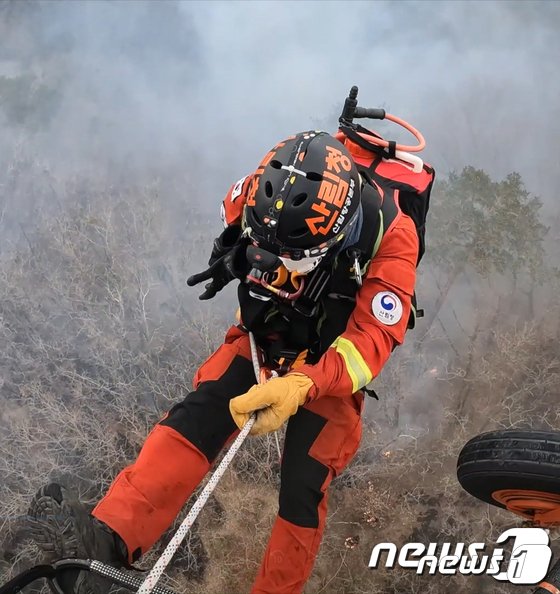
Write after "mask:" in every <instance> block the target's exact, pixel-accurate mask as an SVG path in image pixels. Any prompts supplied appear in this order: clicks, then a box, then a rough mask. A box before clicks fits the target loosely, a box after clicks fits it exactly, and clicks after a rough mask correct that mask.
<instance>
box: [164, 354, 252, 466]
mask: <svg viewBox="0 0 560 594" xmlns="http://www.w3.org/2000/svg"><path fill="white" fill-rule="evenodd" d="M255 383H256V380H255V374H254V370H253V365H252V363H251V362H250V361H248V360H247V359H245V358H244V357H240V356H236V357H235V358H234V359H233V361H232V362H231V364H230V366H229V367H228V368H227V370H226V371H225V372H224V374H223V375H222V376H221V377H220V378H219V379H217V380H212V381H207V382H203V383H201V384H200V385H199V386H198V388H197V389H196V390H194V391H193V392H191V393H190V394H188V396H187V397H186V398H185V399H184V400H183V402H180V403H179V404H176V405H175V406H174V407H173V408H172V409H171V410H170V411H169V415H168V416H167V417H166V418H165V419H164V420H163V421H161V422H160V424H161V425H165V426H167V427H172V428H173V429H175V431H177V432H179V433H180V434H181V435H182V436H183V437H185V438H186V439H188V440H189V441H190V442H191V443H192V444H193V445H195V446H196V447H197V448H198V449H199V450H200V451H201V452H202V453H203V454H204V455H205V456H206V458H207V459H208V461H209V462H212V461H213V460H214V459H215V458H216V456H217V455H218V453H219V452H220V450H221V449H222V447H223V446H224V444H225V443H226V441H227V440H228V439H229V437H230V436H231V434H232V433H233V432H234V431H235V430H236V429H237V426H236V425H235V423H234V422H233V419H232V417H231V414H230V412H229V401H230V400H231V399H232V398H235V397H236V396H239V395H240V394H244V393H245V392H247V390H248V389H249V388H250V387H251V386H253V385H255Z"/></svg>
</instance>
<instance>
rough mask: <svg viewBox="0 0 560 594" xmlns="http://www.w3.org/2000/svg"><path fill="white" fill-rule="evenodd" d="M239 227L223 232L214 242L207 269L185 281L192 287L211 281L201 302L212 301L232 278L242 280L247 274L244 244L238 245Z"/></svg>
mask: <svg viewBox="0 0 560 594" xmlns="http://www.w3.org/2000/svg"><path fill="white" fill-rule="evenodd" d="M240 237H241V227H239V226H231V227H227V228H226V229H225V230H224V232H223V233H222V234H221V235H220V236H219V237H217V238H216V239H215V240H214V247H213V248H212V254H211V255H210V259H209V260H208V264H209V268H207V269H206V270H204V271H203V272H199V273H198V274H193V275H192V276H190V277H189V278H188V279H187V285H189V287H193V286H194V285H198V283H201V282H203V281H205V280H209V279H212V280H211V282H209V283H207V284H206V285H205V286H204V288H205V289H206V290H205V291H204V293H202V295H199V297H198V298H199V299H200V300H201V301H205V300H206V299H212V297H214V296H215V295H216V293H218V291H221V290H222V289H223V288H224V287H225V286H226V285H227V284H228V283H229V282H230V281H232V280H233V279H234V278H244V277H245V276H246V274H247V272H248V270H247V258H246V256H245V247H246V246H245V244H243V246H242V245H240V243H239V239H240ZM241 243H243V242H241Z"/></svg>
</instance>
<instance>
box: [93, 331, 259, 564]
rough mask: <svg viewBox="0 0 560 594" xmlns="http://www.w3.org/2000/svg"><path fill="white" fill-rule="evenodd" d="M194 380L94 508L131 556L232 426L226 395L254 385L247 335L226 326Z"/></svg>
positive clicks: (156, 531) (158, 529)
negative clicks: (219, 343)
mask: <svg viewBox="0 0 560 594" xmlns="http://www.w3.org/2000/svg"><path fill="white" fill-rule="evenodd" d="M194 383H195V390H194V391H193V392H191V393H190V394H189V395H188V396H187V397H186V398H185V400H184V401H183V402H181V403H179V404H177V405H176V406H174V407H173V408H172V409H171V410H170V411H169V413H168V415H167V416H166V417H165V418H164V419H163V420H162V421H160V422H159V423H158V424H157V425H156V426H155V427H154V429H153V430H152V432H151V433H150V434H149V435H148V438H147V439H146V441H145V442H144V445H143V447H142V450H141V452H140V454H139V456H138V458H137V460H136V462H134V464H132V465H130V466H128V467H127V468H125V469H124V470H123V471H122V472H121V473H120V474H119V475H118V476H117V478H116V479H115V481H114V482H113V484H112V485H111V487H110V488H109V491H108V492H107V494H106V495H105V497H104V498H103V499H102V500H101V501H100V502H99V503H98V505H97V507H96V508H95V509H94V511H93V515H94V516H95V517H96V518H98V519H99V520H101V521H102V522H104V523H105V524H107V525H108V526H109V527H111V528H112V529H113V530H114V531H115V532H117V534H118V535H119V536H120V537H121V538H122V540H123V541H124V542H125V544H126V546H127V549H128V553H129V561H131V562H132V561H133V560H134V559H136V558H138V557H139V556H140V554H142V553H145V552H146V551H147V550H148V549H149V548H150V547H151V546H152V545H153V544H154V543H155V542H156V541H157V540H158V539H159V537H160V536H161V534H162V533H163V532H164V531H165V530H167V528H169V526H170V525H171V523H172V522H173V520H174V518H175V516H176V515H177V514H178V513H179V511H180V510H181V508H182V507H183V505H184V504H185V502H186V501H187V499H188V498H189V496H190V495H191V494H192V492H193V491H194V489H196V487H197V486H198V484H199V483H200V481H201V480H202V479H203V478H204V476H205V474H206V473H207V472H208V469H209V468H210V465H211V463H212V461H213V460H214V459H215V458H216V456H217V455H218V453H219V452H220V450H221V449H222V447H223V446H224V444H225V443H226V442H227V440H228V439H230V438H231V436H232V435H233V434H234V433H235V432H236V431H237V427H236V426H235V423H234V422H233V419H232V418H231V415H230V412H229V401H230V399H231V398H234V397H235V396H239V395H240V394H243V393H244V392H246V391H247V390H248V389H249V388H250V387H251V386H252V385H254V384H255V377H254V373H253V367H252V363H251V361H250V352H249V344H248V338H247V335H246V334H243V333H242V332H240V331H239V330H237V329H235V328H234V329H232V330H230V331H229V332H228V334H227V336H226V342H225V344H223V345H222V346H221V347H220V348H219V349H218V350H217V351H216V352H215V353H214V354H213V355H212V356H211V357H210V358H209V359H208V360H207V361H206V362H205V363H204V364H203V365H202V366H201V367H200V369H199V370H198V371H197V373H196V376H195V382H194Z"/></svg>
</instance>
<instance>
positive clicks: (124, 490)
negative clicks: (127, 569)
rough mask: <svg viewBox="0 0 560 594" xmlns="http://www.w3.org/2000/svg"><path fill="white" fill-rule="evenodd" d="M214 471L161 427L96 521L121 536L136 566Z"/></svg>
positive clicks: (122, 477) (116, 485) (104, 503)
mask: <svg viewBox="0 0 560 594" xmlns="http://www.w3.org/2000/svg"><path fill="white" fill-rule="evenodd" d="M209 468H210V464H209V462H208V460H207V459H206V457H205V456H204V454H202V453H201V452H200V451H199V450H198V449H197V448H196V447H195V446H194V445H193V444H191V443H190V442H189V441H188V440H186V439H185V438H184V437H183V436H182V435H180V434H179V433H178V432H177V431H175V430H174V429H171V428H170V427H165V426H163V425H156V426H155V427H154V429H153V430H152V432H151V433H150V435H149V436H148V438H147V439H146V441H145V443H144V446H143V447H142V450H141V452H140V455H139V456H138V458H137V460H136V462H135V463H134V464H132V465H130V466H128V467H127V468H125V469H124V470H123V471H122V472H121V473H120V474H119V475H118V476H117V478H116V479H115V481H114V482H113V484H112V485H111V487H110V488H109V491H108V492H107V494H106V495H105V497H104V498H103V499H102V500H101V501H100V502H99V503H98V505H97V506H96V508H95V509H94V511H93V515H94V516H95V517H96V518H98V519H99V520H101V521H102V522H104V523H105V524H107V525H108V526H109V527H110V528H112V529H113V530H114V531H115V532H116V533H117V534H119V536H120V537H121V538H122V539H123V541H124V542H125V544H126V546H127V549H128V552H129V561H131V562H132V560H133V559H135V558H137V557H138V556H139V555H140V554H141V553H145V552H146V551H147V550H148V549H149V548H150V547H151V546H152V545H153V544H154V543H155V542H156V541H157V540H158V538H159V537H160V536H161V534H162V533H163V532H164V531H165V530H166V529H167V528H168V527H169V526H170V525H171V523H172V522H173V520H174V518H175V516H176V515H177V514H178V513H179V511H180V510H181V508H182V507H183V505H184V504H185V502H186V500H187V499H188V498H189V496H190V495H191V493H192V492H193V491H194V490H195V488H196V487H197V485H198V484H199V483H200V481H201V480H202V479H203V478H204V476H205V474H206V473H207V472H208V469H209Z"/></svg>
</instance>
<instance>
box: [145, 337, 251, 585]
mask: <svg viewBox="0 0 560 594" xmlns="http://www.w3.org/2000/svg"><path fill="white" fill-rule="evenodd" d="M249 342H250V344H251V357H252V359H253V368H254V370H255V377H256V378H257V382H258V381H259V377H260V363H259V357H258V351H257V346H256V344H255V338H254V336H253V334H252V332H249ZM255 418H256V416H255V414H253V415H252V416H251V418H250V419H249V420H248V421H247V423H245V425H244V427H243V429H241V431H240V433H239V435H238V436H237V437H236V438H235V441H234V442H233V443H232V444H231V447H230V448H229V450H228V452H227V454H226V455H225V456H224V457H223V458H222V461H221V462H220V464H219V465H218V468H216V470H215V471H214V473H213V474H212V476H211V477H210V479H209V480H208V483H207V484H206V486H205V487H204V489H203V490H202V493H201V494H200V495H199V497H198V499H197V500H196V501H195V502H194V503H193V506H192V508H191V510H190V511H189V513H188V514H187V517H186V518H185V519H184V520H183V521H182V522H181V525H180V526H179V528H178V529H177V532H176V533H175V535H174V536H173V538H172V539H171V540H170V541H169V544H168V545H167V546H166V547H165V550H164V551H163V553H162V555H161V557H160V558H159V559H158V560H157V562H156V564H155V565H154V566H153V567H152V569H151V571H150V573H149V574H148V575H147V576H146V579H145V580H144V581H143V582H142V585H141V586H140V588H139V589H138V593H137V594H150V592H151V591H152V590H153V589H154V588H155V586H156V584H157V582H158V581H159V578H160V577H161V576H162V574H163V572H164V571H165V568H166V567H167V566H168V565H169V563H170V561H171V559H172V558H173V555H174V554H175V553H176V552H177V549H178V548H179V547H180V546H181V543H182V542H183V540H184V538H185V536H186V535H187V532H188V531H189V530H190V528H191V526H192V525H193V523H194V521H195V520H196V517H197V516H198V514H199V513H200V511H201V510H202V508H203V507H204V506H205V505H206V502H207V501H208V498H209V497H210V495H211V494H212V491H213V490H214V489H215V488H216V485H217V484H218V481H219V480H220V479H221V478H222V475H223V474H224V472H225V471H226V469H227V467H228V466H229V465H230V463H231V461H232V460H233V457H234V456H235V454H236V453H237V451H238V450H239V448H240V447H241V444H242V443H243V441H244V440H245V438H246V437H247V435H249V431H250V430H251V427H252V426H253V424H254V423H255Z"/></svg>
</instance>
